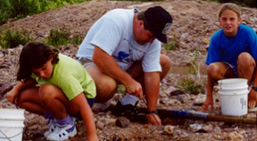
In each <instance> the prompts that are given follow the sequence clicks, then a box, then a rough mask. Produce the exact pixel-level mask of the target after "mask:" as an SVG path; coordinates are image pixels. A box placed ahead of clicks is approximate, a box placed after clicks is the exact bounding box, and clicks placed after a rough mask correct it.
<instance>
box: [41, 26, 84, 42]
mask: <svg viewBox="0 0 257 141" xmlns="http://www.w3.org/2000/svg"><path fill="white" fill-rule="evenodd" d="M81 41H82V40H81V38H80V37H79V35H77V34H75V35H73V36H71V34H70V30H69V29H67V28H65V27H62V28H60V29H51V30H50V35H49V36H48V37H47V39H46V44H48V45H52V46H55V47H58V46H59V45H67V44H68V43H71V44H80V43H81Z"/></svg>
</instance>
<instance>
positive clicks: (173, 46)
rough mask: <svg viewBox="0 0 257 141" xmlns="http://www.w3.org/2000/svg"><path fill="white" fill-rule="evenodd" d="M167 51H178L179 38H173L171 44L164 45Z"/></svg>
mask: <svg viewBox="0 0 257 141" xmlns="http://www.w3.org/2000/svg"><path fill="white" fill-rule="evenodd" d="M164 48H165V50H176V48H177V38H176V36H173V38H172V39H171V41H170V42H168V43H167V44H164Z"/></svg>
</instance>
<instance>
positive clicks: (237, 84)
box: [218, 78, 249, 116]
mask: <svg viewBox="0 0 257 141" xmlns="http://www.w3.org/2000/svg"><path fill="white" fill-rule="evenodd" d="M218 85H219V91H218V94H219V97H220V106H221V114H222V115H227V116H242V115H245V114H247V110H248V106H247V102H248V93H249V90H248V85H247V79H242V78H238V79H223V80H219V81H218Z"/></svg>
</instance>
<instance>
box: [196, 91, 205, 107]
mask: <svg viewBox="0 0 257 141" xmlns="http://www.w3.org/2000/svg"><path fill="white" fill-rule="evenodd" d="M205 99H206V95H205V94H198V96H197V97H196V98H195V100H194V103H193V104H194V105H196V106H202V105H203V103H204V102H205Z"/></svg>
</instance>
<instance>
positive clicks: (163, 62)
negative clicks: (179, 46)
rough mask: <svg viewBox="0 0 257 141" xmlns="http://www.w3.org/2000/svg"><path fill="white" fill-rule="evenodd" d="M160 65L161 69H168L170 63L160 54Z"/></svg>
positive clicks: (166, 57)
mask: <svg viewBox="0 0 257 141" xmlns="http://www.w3.org/2000/svg"><path fill="white" fill-rule="evenodd" d="M160 64H161V66H162V68H167V69H170V67H171V65H172V62H171V60H170V58H169V57H168V56H166V55H163V54H162V55H161V56H160Z"/></svg>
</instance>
